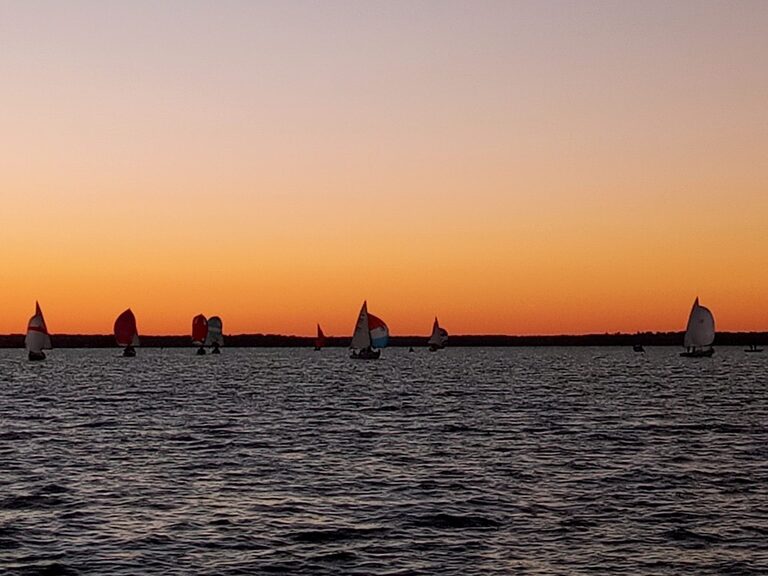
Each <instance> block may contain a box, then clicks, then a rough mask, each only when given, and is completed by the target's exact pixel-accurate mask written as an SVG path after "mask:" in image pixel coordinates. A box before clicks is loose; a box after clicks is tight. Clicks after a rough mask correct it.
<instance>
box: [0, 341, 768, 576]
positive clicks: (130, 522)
mask: <svg viewBox="0 0 768 576" xmlns="http://www.w3.org/2000/svg"><path fill="white" fill-rule="evenodd" d="M678 352H679V350H677V349H672V348H655V349H654V348H651V349H649V350H648V351H647V353H646V354H636V353H633V352H632V351H631V350H628V349H619V348H505V349H502V348H497V349H468V348H467V349H459V348H454V349H450V348H449V349H446V350H444V351H441V352H439V353H435V354H430V353H428V352H427V351H425V350H417V351H416V352H414V353H409V352H407V350H406V349H387V350H385V351H384V353H383V354H382V360H380V361H378V362H354V361H350V360H349V359H348V358H347V353H346V351H345V350H342V349H326V350H323V351H322V352H320V353H316V352H313V351H311V350H297V349H279V350H278V349H226V348H225V349H224V350H223V354H222V355H221V356H218V357H217V356H211V355H208V356H204V357H197V356H195V355H194V351H193V350H192V349H191V348H190V349H186V350H183V349H167V350H161V349H139V350H138V354H139V355H138V357H137V358H134V359H124V358H121V357H119V351H118V350H117V349H112V350H53V351H52V352H50V353H49V358H48V359H47V360H46V361H45V362H42V363H30V362H27V361H26V360H25V356H24V352H23V351H22V350H0V572H1V573H8V574H63V575H67V574H111V575H128V574H132V575H133V574H163V575H166V574H185V575H186V574H206V575H207V574H210V575H214V574H215V575H234V574H262V573H285V574H360V575H368V574H382V575H384V574H386V575H405V574H438V573H439V574H484V575H485V574H535V575H539V574H541V575H545V574H546V575H551V574H564V575H565V574H568V575H572V574H642V575H651V574H666V575H673V574H674V575H678V574H695V575H706V574H768V383H767V380H768V352H766V353H763V354H745V353H744V352H743V351H742V350H741V349H736V348H733V349H727V348H722V347H721V348H719V349H718V350H717V353H716V354H715V357H714V358H712V359H698V360H692V359H684V358H679V357H678V356H677V354H678Z"/></svg>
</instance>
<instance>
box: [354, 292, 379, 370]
mask: <svg viewBox="0 0 768 576" xmlns="http://www.w3.org/2000/svg"><path fill="white" fill-rule="evenodd" d="M387 342H389V328H387V325H386V324H385V323H384V321H383V320H382V319H381V318H378V317H376V316H374V315H373V314H369V313H368V302H363V307H362V308H360V314H359V315H358V317H357V324H355V332H354V333H353V334H352V342H351V344H350V345H349V347H350V349H351V354H350V358H354V359H355V360H376V359H378V358H379V356H381V348H384V347H386V345H387Z"/></svg>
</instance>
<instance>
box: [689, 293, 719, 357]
mask: <svg viewBox="0 0 768 576" xmlns="http://www.w3.org/2000/svg"><path fill="white" fill-rule="evenodd" d="M714 341H715V319H714V317H713V316H712V312H710V311H709V308H705V307H704V306H699V299H698V298H696V301H695V302H694V303H693V307H692V308H691V314H690V316H688V326H687V328H686V330H685V338H684V340H683V345H684V346H685V347H686V348H694V347H700V346H710V345H711V344H712V342H714Z"/></svg>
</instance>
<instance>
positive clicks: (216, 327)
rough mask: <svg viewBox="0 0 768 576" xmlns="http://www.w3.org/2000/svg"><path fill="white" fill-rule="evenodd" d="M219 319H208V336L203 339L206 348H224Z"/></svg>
mask: <svg viewBox="0 0 768 576" xmlns="http://www.w3.org/2000/svg"><path fill="white" fill-rule="evenodd" d="M221 330H222V325H221V318H219V317H218V316H211V317H210V318H208V336H207V337H206V338H205V345H206V346H224V336H223V335H222V333H221Z"/></svg>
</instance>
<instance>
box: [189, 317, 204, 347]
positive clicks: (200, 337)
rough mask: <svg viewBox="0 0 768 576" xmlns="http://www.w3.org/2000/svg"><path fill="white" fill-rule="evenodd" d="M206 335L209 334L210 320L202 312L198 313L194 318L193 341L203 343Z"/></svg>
mask: <svg viewBox="0 0 768 576" xmlns="http://www.w3.org/2000/svg"><path fill="white" fill-rule="evenodd" d="M206 336H208V320H206V319H205V316H203V315H202V314H198V315H197V316H195V317H194V318H192V342H194V343H195V344H202V343H203V342H205V338H206Z"/></svg>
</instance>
